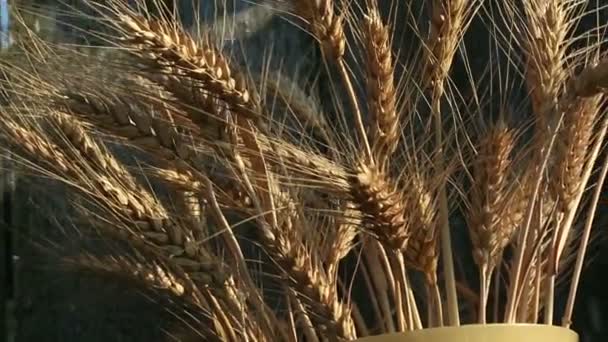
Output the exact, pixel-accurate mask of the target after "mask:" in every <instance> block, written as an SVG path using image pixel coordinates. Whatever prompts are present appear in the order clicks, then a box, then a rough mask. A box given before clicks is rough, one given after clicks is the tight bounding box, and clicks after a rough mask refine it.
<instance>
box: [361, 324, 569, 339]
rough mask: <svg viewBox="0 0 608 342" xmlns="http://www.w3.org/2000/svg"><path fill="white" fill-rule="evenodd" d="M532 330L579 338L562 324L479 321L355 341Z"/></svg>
mask: <svg viewBox="0 0 608 342" xmlns="http://www.w3.org/2000/svg"><path fill="white" fill-rule="evenodd" d="M522 329H523V330H532V331H534V332H535V333H538V332H539V331H543V330H544V331H548V332H551V334H553V335H554V334H559V335H560V336H564V335H566V336H571V337H572V338H578V334H577V333H576V332H575V331H574V330H572V329H570V328H566V327H562V326H560V325H547V324H540V323H487V324H479V323H474V324H463V325H459V326H444V327H434V328H423V329H418V330H413V331H405V332H398V333H385V334H380V335H372V336H365V337H361V338H359V339H356V340H355V341H360V342H366V341H368V338H369V341H374V337H376V338H377V337H380V336H387V337H389V336H395V337H396V336H402V335H407V336H424V335H434V334H441V332H444V331H446V330H447V331H449V330H458V331H463V330H465V331H467V330H468V331H480V330H491V331H492V330H495V331H500V330H503V331H505V332H508V331H510V330H522Z"/></svg>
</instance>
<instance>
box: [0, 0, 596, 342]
mask: <svg viewBox="0 0 608 342" xmlns="http://www.w3.org/2000/svg"><path fill="white" fill-rule="evenodd" d="M265 5H268V3H266V4H265ZM270 5H272V6H274V8H276V9H280V11H277V13H278V14H277V15H279V16H281V17H284V18H289V19H290V20H293V22H294V23H297V25H300V26H301V27H302V28H303V29H304V30H305V31H306V32H307V33H309V34H310V35H311V36H312V37H313V38H314V39H315V40H316V41H317V43H318V46H319V50H320V52H321V56H322V59H323V62H324V65H325V66H326V70H324V72H325V74H326V75H328V78H327V79H328V80H329V81H328V82H331V86H330V88H331V92H330V93H331V96H330V97H331V100H330V101H328V102H331V104H332V105H333V106H330V107H331V110H329V111H325V114H324V110H322V109H320V108H321V106H319V103H318V101H315V100H314V98H312V97H311V96H310V94H308V93H307V92H306V91H304V90H303V89H299V88H297V87H295V88H294V87H293V86H294V85H295V86H297V84H295V83H293V82H291V83H289V81H286V78H285V77H283V76H285V75H281V74H280V72H279V73H277V72H262V73H256V72H253V71H252V70H250V69H249V68H248V65H247V58H244V63H237V62H235V61H234V58H232V57H231V56H230V54H228V53H226V51H224V49H222V48H221V46H220V45H219V43H221V38H222V37H221V36H220V37H218V36H217V33H218V32H221V31H218V30H212V29H202V30H198V31H197V32H191V31H188V30H186V29H185V28H183V27H182V25H180V23H179V21H178V19H176V13H175V11H173V10H172V7H171V6H168V5H167V2H166V1H165V2H162V3H161V2H160V1H153V2H152V4H151V2H150V1H143V0H136V1H131V2H130V3H126V2H125V1H121V0H105V1H93V0H89V1H87V6H89V8H90V9H92V10H94V11H95V12H96V14H97V15H98V16H97V19H95V20H97V21H98V22H99V23H100V24H101V26H102V29H101V30H99V31H98V32H96V33H95V35H96V37H97V38H101V39H102V40H104V41H105V42H106V43H107V44H106V45H105V49H106V50H108V51H111V52H110V53H109V54H104V55H101V54H94V53H92V50H94V48H93V47H90V48H88V49H84V50H83V49H75V48H74V47H73V46H70V45H65V44H64V45H62V44H51V43H50V42H44V41H42V40H40V39H39V38H37V37H35V35H34V34H33V33H32V32H33V31H28V32H29V34H28V35H27V38H28V39H25V40H23V41H22V44H21V45H22V49H21V50H20V52H19V56H20V58H18V59H17V62H8V61H7V62H3V63H2V71H3V73H4V75H5V81H4V82H3V87H2V88H3V91H4V92H5V94H6V95H7V96H6V97H7V99H8V100H7V101H8V102H7V104H5V105H3V106H2V108H1V111H0V116H1V120H0V137H1V138H2V145H1V147H2V151H3V155H4V156H5V157H7V158H9V159H10V160H11V162H12V165H14V166H15V168H16V170H17V171H19V172H30V173H33V174H34V175H37V176H44V177H50V178H51V179H53V180H55V181H59V182H62V183H63V184H64V185H65V186H67V187H68V189H69V191H70V193H71V194H72V195H73V196H72V197H70V198H71V199H72V202H73V205H74V207H75V208H76V209H78V210H77V213H78V214H77V217H75V218H73V219H74V221H75V222H78V224H82V225H89V226H93V227H95V229H98V230H99V231H100V232H102V234H104V235H105V236H107V237H108V238H111V239H117V240H120V241H124V242H126V243H127V244H128V246H129V248H130V249H132V251H133V252H134V253H130V254H129V255H128V256H127V255H117V256H114V257H113V258H111V259H100V258H96V257H93V256H91V255H89V254H87V253H86V251H83V253H82V255H81V256H80V257H78V258H74V259H73V260H72V262H74V264H78V265H80V266H82V267H88V268H90V269H93V270H95V271H97V272H108V273H116V274H119V275H120V276H122V277H130V278H132V279H133V280H134V281H138V282H140V283H142V284H144V285H145V286H148V287H150V288H156V289H159V291H161V290H162V291H167V292H170V293H172V294H173V295H175V296H179V297H181V298H183V299H184V300H185V301H186V302H187V303H189V308H188V310H185V309H184V311H183V312H181V313H180V312H177V313H176V314H177V315H183V317H185V318H184V321H186V320H188V321H189V322H190V323H189V324H191V327H192V330H193V331H194V332H195V333H196V334H197V336H199V337H200V339H202V340H208V341H325V340H330V341H337V340H356V339H359V338H361V339H362V341H368V338H369V341H376V338H377V341H410V339H411V341H427V339H426V338H428V341H448V340H449V341H486V340H489V339H490V338H492V339H494V340H496V341H499V339H500V338H508V339H509V340H517V339H519V338H522V339H525V338H528V339H529V340H530V341H532V340H534V341H536V340H539V339H546V340H547V341H549V340H553V341H558V339H561V340H559V341H575V340H576V334H575V333H573V332H571V331H570V330H568V329H567V328H568V327H569V326H570V324H571V316H572V311H573V305H574V300H575V296H576V292H577V286H578V282H579V278H580V276H581V273H582V270H583V266H584V260H585V254H586V250H587V246H588V243H589V241H590V240H591V238H592V237H593V230H592V227H593V226H594V217H595V216H596V215H595V214H596V209H597V207H598V203H599V202H600V199H601V194H602V193H601V191H602V190H601V188H602V187H601V184H603V182H604V180H605V177H606V172H607V170H608V160H607V159H605V158H606V157H605V156H604V155H605V153H603V150H602V148H603V147H604V145H605V142H606V139H605V137H606V130H607V129H608V116H607V115H606V114H607V111H606V110H607V107H606V105H605V99H606V98H605V96H604V93H605V92H606V90H607V89H608V60H607V59H606V58H607V56H608V55H607V54H606V52H607V50H606V46H605V39H606V37H605V35H604V31H605V29H606V27H605V24H599V23H601V22H602V21H601V20H599V19H598V20H591V21H594V22H595V23H596V25H594V26H593V27H591V28H588V27H584V28H583V29H581V28H579V27H578V26H577V23H578V22H579V21H581V20H583V19H584V18H586V17H589V16H591V17H592V19H593V17H594V16H595V17H597V18H599V17H600V14H601V13H600V12H601V8H599V7H598V8H595V7H593V3H587V2H586V1H577V0H530V1H523V2H519V1H515V0H505V1H502V2H498V3H493V2H487V3H484V2H482V1H480V0H429V1H422V2H421V3H415V2H414V3H410V4H402V5H403V7H405V9H403V8H401V9H400V8H399V6H398V5H399V4H398V2H395V3H391V4H389V5H388V7H389V9H391V11H381V9H386V8H385V7H387V6H380V5H379V4H378V3H377V2H376V0H366V1H365V2H361V3H348V2H342V1H332V0H318V1H313V0H289V1H285V2H279V3H272V4H270ZM417 6H418V7H417ZM421 6H422V7H426V8H428V10H429V11H428V13H430V15H425V14H416V12H417V11H418V10H420V9H421V8H422V7H421ZM393 10H394V11H393ZM400 11H401V12H400ZM382 13H385V15H383V14H382ZM386 13H388V14H386ZM395 13H399V14H400V15H399V16H397V15H396V14H395ZM403 13H405V14H404V15H403ZM420 13H424V12H423V11H422V12H420ZM483 19H490V20H483ZM403 22H406V23H407V24H405V25H404V26H403V27H406V29H407V30H409V32H410V33H411V34H410V35H409V36H406V35H400V34H397V33H398V32H396V27H397V26H398V24H400V23H403ZM473 22H476V23H481V28H479V27H478V28H476V29H483V28H485V29H488V31H489V32H490V33H491V34H490V37H491V45H492V46H493V49H492V51H494V52H495V53H494V54H493V55H492V56H489V58H488V60H485V61H486V62H487V63H486V64H485V67H486V68H484V70H482V72H480V71H479V70H469V69H470V68H472V67H470V65H472V64H469V63H468V62H467V61H469V60H470V59H471V57H474V56H472V54H474V51H473V50H471V51H470V52H468V53H465V52H464V50H465V49H464V47H463V44H462V41H463V37H464V35H465V33H466V32H467V31H468V29H469V28H470V27H471V23H473ZM26 31H27V28H26ZM214 33H215V34H214ZM398 37H401V38H403V37H405V38H403V39H401V40H399V39H398ZM108 47H111V48H112V49H108ZM456 61H458V63H460V64H461V65H464V66H465V70H466V71H467V76H470V77H468V78H469V81H470V82H464V83H462V84H460V85H459V86H458V87H456V86H455V82H454V81H453V76H452V72H453V68H452V66H453V64H454V63H456ZM505 61H506V62H505ZM469 67H470V68H469ZM474 75H476V76H474ZM479 75H481V76H480V77H477V76H479ZM465 78H467V77H465ZM514 80H515V81H514ZM516 80H521V82H520V84H517V81H516ZM285 82H287V83H285ZM285 84H289V86H285ZM517 87H519V88H517ZM294 89H295V91H294ZM518 89H519V90H520V91H521V90H524V92H525V93H526V94H527V95H526V96H519V97H518V96H517V94H516V90H518ZM326 107H327V106H326ZM522 113H523V114H527V113H531V115H527V116H526V115H524V116H522ZM117 151H118V152H117ZM121 151H122V152H121ZM124 151H127V152H128V151H131V152H130V153H135V152H133V151H136V153H137V154H136V155H137V164H136V165H135V166H134V165H133V164H132V163H129V162H128V161H125V158H122V157H124ZM121 154H122V155H121ZM158 189H162V191H160V190H158ZM454 217H462V218H464V222H465V223H466V227H467V229H466V231H467V233H468V236H469V237H470V242H471V246H472V251H470V250H467V251H462V250H456V249H455V247H454V246H455V245H454V243H453V241H452V235H453V234H454V232H455V229H458V227H456V228H455V226H454V223H453V222H454ZM244 223H246V224H244ZM246 227H248V228H246ZM247 229H249V230H251V229H252V230H253V232H249V233H251V236H250V237H248V238H247V239H244V238H243V236H244V235H245V234H246V233H245V232H243V230H247ZM245 240H247V241H245ZM252 241H253V243H251V242H252ZM251 250H255V251H256V252H252V251H251ZM252 253H253V254H252ZM256 253H257V254H256ZM463 254H468V255H471V256H472V258H471V259H470V263H471V264H470V265H469V266H465V267H469V268H475V270H476V271H475V272H474V274H476V275H478V282H477V281H473V282H472V284H468V283H467V281H468V280H470V279H468V280H467V278H466V276H465V275H463V272H459V270H458V268H457V267H456V266H455V265H456V263H455V261H454V257H455V256H457V257H459V256H460V255H463ZM251 255H256V257H255V258H252V257H251ZM469 283H470V282H469ZM467 288H468V290H467ZM562 288H563V289H566V290H568V295H567V303H566V306H565V310H563V312H560V314H561V316H562V317H554V315H556V314H555V313H556V312H557V310H556V308H555V305H554V302H555V296H556V293H558V292H560V291H561V289H562ZM356 293H358V294H356ZM361 293H363V295H361ZM560 311H561V310H560ZM555 322H557V323H559V325H561V327H555V326H552V325H553V324H554V323H555ZM465 323H476V324H474V325H465V326H462V324H465ZM521 323H528V324H526V325H522V324H521ZM493 334H494V335H493ZM366 336H373V337H366ZM475 338H478V339H475Z"/></svg>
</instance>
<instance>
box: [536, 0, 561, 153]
mask: <svg viewBox="0 0 608 342" xmlns="http://www.w3.org/2000/svg"><path fill="white" fill-rule="evenodd" d="M524 10H525V12H526V15H527V16H526V17H527V25H526V27H527V31H528V32H527V35H526V41H525V45H526V65H525V68H526V70H525V72H526V81H527V84H528V88H529V89H530V93H531V100H532V108H533V110H534V114H535V116H536V125H537V127H536V130H537V132H536V134H537V135H538V136H537V139H539V141H538V143H541V142H542V141H543V140H544V136H546V134H547V133H548V131H547V130H548V127H547V125H548V122H547V120H548V115H549V114H550V112H551V110H552V108H553V107H554V106H555V105H556V104H557V98H558V97H559V95H560V93H561V91H562V90H563V86H564V82H565V78H566V73H565V70H564V65H563V61H564V59H565V57H566V55H565V54H566V48H567V41H566V38H567V34H568V30H569V27H570V25H571V24H569V22H570V20H569V18H568V12H569V11H568V8H566V2H565V1H561V0H549V1H542V0H534V1H528V2H526V4H525V5H524Z"/></svg>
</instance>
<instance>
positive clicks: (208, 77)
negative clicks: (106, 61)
mask: <svg viewBox="0 0 608 342" xmlns="http://www.w3.org/2000/svg"><path fill="white" fill-rule="evenodd" d="M117 20H118V22H117V25H119V26H120V28H119V31H121V33H122V34H123V35H124V36H123V37H122V39H121V42H122V44H124V46H126V47H132V48H133V49H131V50H130V51H131V52H132V53H133V54H135V55H136V56H139V57H140V58H141V59H142V60H143V61H147V62H148V63H149V64H151V66H152V67H154V68H157V69H158V71H159V72H162V73H166V74H168V75H171V76H182V77H188V78H190V79H193V80H197V81H199V82H200V85H199V86H200V87H202V89H203V90H205V91H206V92H209V93H210V94H212V95H215V96H217V97H218V98H220V99H222V100H223V101H224V102H225V103H226V104H227V105H229V106H230V108H231V109H232V110H234V111H235V112H238V113H239V114H243V115H245V116H247V117H256V116H259V114H260V113H261V106H260V103H259V97H258V96H257V95H256V94H253V93H252V91H251V90H250V89H249V87H248V85H247V81H246V78H245V76H243V75H242V74H241V73H239V72H237V71H236V70H235V69H234V68H233V67H232V66H231V64H230V63H229V61H228V60H227V58H225V56H224V55H223V54H222V53H221V52H220V51H219V50H217V49H216V48H215V47H214V46H213V45H212V44H211V43H210V40H211V38H210V37H206V38H204V39H202V40H201V42H202V43H201V44H200V45H199V44H198V43H197V42H195V41H194V40H193V39H192V38H191V37H190V36H188V35H187V34H186V33H185V32H183V31H181V30H178V29H177V28H176V27H175V25H170V24H167V23H163V22H161V21H153V20H148V19H146V18H144V17H142V16H135V15H124V14H118V16H117ZM195 85H196V84H195Z"/></svg>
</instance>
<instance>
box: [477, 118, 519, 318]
mask: <svg viewBox="0 0 608 342" xmlns="http://www.w3.org/2000/svg"><path fill="white" fill-rule="evenodd" d="M514 143H515V141H514V135H513V132H512V131H511V130H510V129H508V128H507V127H505V126H496V127H493V128H491V129H490V131H489V132H488V133H486V135H485V137H484V138H483V139H482V140H481V141H480V144H479V146H480V149H479V152H478V154H477V156H476V161H475V165H474V170H473V188H472V190H471V196H470V202H471V203H470V210H469V214H468V218H469V232H470V236H471V240H472V242H473V257H474V260H475V263H476V264H477V265H478V267H479V270H480V289H481V296H480V297H481V298H480V301H479V305H480V306H479V322H480V323H485V322H486V305H487V300H488V292H489V287H490V279H492V273H493V271H494V268H495V267H496V265H497V262H498V261H499V260H500V259H499V258H500V257H501V255H502V253H503V250H504V248H505V247H506V245H507V244H508V243H509V242H510V241H511V239H512V237H513V234H514V232H515V227H517V225H518V224H520V223H521V219H520V218H523V215H522V214H521V213H519V215H518V213H517V212H515V213H514V212H512V210H513V209H514V208H519V207H520V206H518V205H517V203H511V198H512V197H511V194H509V193H508V190H509V189H508V184H509V181H510V179H509V172H510V167H511V151H512V150H513V147H514ZM518 199H519V200H522V199H521V198H516V199H515V200H518ZM511 215H514V216H511Z"/></svg>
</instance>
